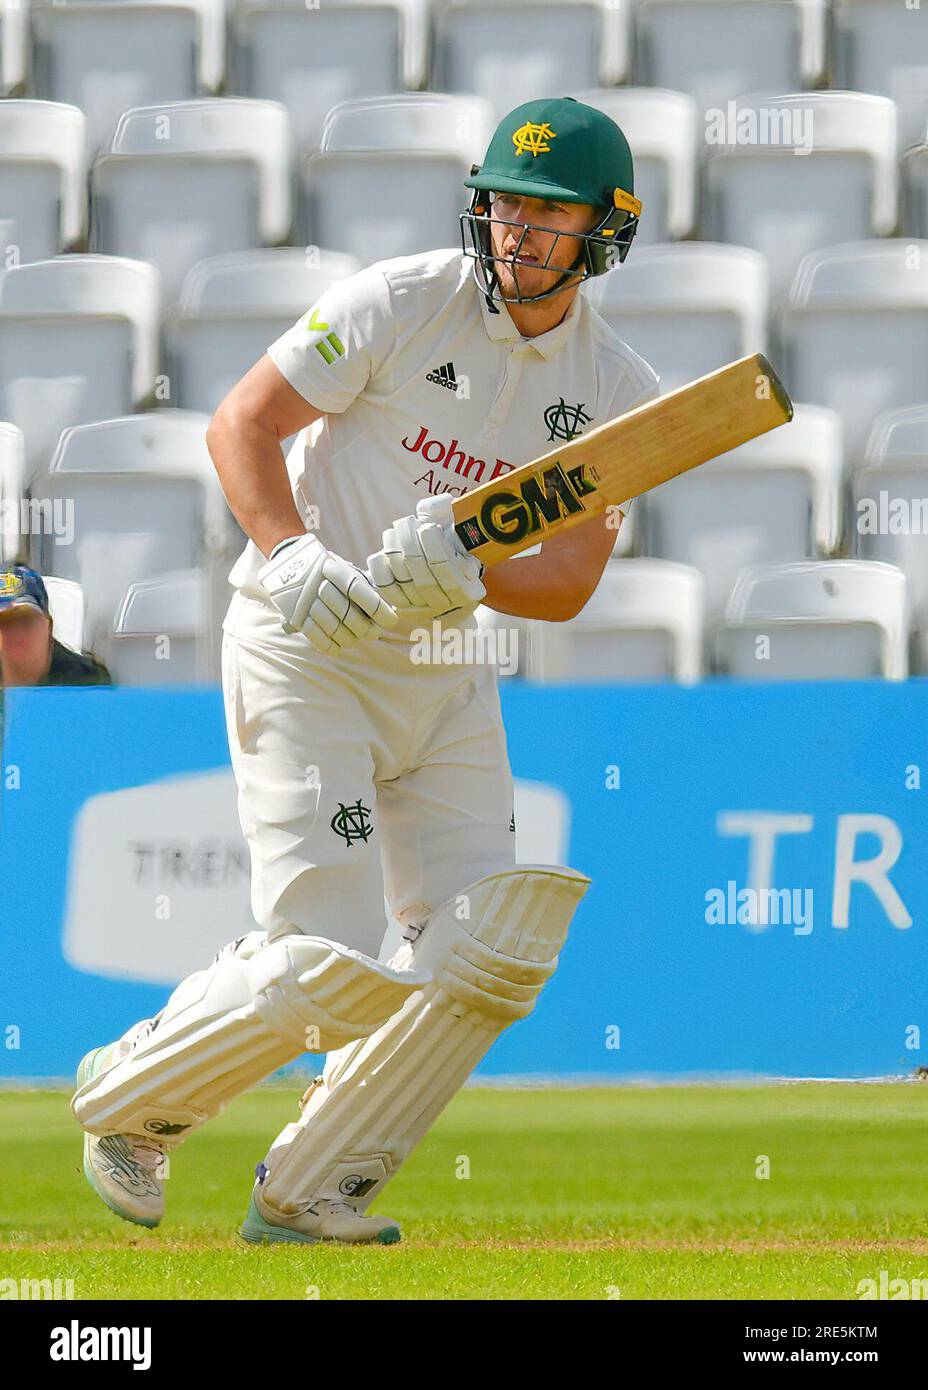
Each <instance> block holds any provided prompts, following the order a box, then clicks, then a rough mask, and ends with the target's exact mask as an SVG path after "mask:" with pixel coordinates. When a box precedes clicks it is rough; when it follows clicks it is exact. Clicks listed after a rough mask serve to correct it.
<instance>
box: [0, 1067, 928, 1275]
mask: <svg viewBox="0 0 928 1390" xmlns="http://www.w3.org/2000/svg"><path fill="white" fill-rule="evenodd" d="M297 1096H298V1092H297V1091H295V1090H293V1091H292V1090H283V1089H276V1088H267V1089H263V1090H260V1091H258V1092H254V1093H252V1094H251V1095H250V1096H247V1097H245V1098H243V1099H242V1100H241V1101H239V1102H238V1103H237V1104H235V1105H233V1106H232V1107H230V1109H229V1110H228V1111H227V1112H225V1113H224V1114H223V1115H222V1116H220V1118H219V1119H218V1120H216V1121H214V1122H213V1123H212V1124H211V1125H210V1126H209V1127H208V1128H207V1129H206V1130H204V1131H203V1132H202V1133H200V1134H198V1135H195V1136H194V1137H193V1138H192V1139H191V1140H190V1142H189V1143H188V1144H187V1145H186V1147H185V1148H184V1149H182V1150H181V1151H180V1152H179V1153H178V1154H176V1155H175V1156H174V1158H173V1160H172V1165H171V1173H170V1180H169V1183H168V1215H167V1217H166V1219H165V1221H164V1223H163V1225H162V1226H161V1227H160V1229H159V1230H158V1231H155V1232H146V1231H143V1230H141V1229H139V1228H137V1227H133V1226H130V1225H127V1224H126V1223H124V1222H122V1221H120V1220H118V1219H117V1218H116V1217H114V1216H112V1215H110V1213H109V1212H108V1211H107V1210H106V1209H105V1208H104V1207H103V1206H102V1205H101V1204H100V1202H99V1201H98V1200H97V1198H96V1197H95V1196H94V1195H93V1193H92V1192H91V1190H90V1189H89V1187H88V1186H87V1185H86V1183H85V1182H84V1180H83V1178H82V1176H81V1164H80V1134H79V1131H78V1130H77V1127H76V1125H75V1124H74V1122H73V1121H72V1119H71V1117H70V1113H69V1111H68V1107H67V1096H66V1095H65V1094H63V1093H59V1092H53V1091H34V1092H23V1091H18V1092H17V1091H7V1092H0V1178H2V1182H0V1280H9V1279H14V1280H17V1281H18V1280H23V1279H47V1280H56V1279H57V1280H59V1281H66V1280H73V1281H74V1290H73V1291H74V1296H75V1297H76V1298H114V1297H120V1298H126V1297H128V1298H159V1299H160V1298H193V1299H196V1298H236V1299H262V1298H284V1299H305V1298H320V1299H352V1298H378V1299H398V1298H450V1299H497V1298H529V1299H536V1298H537V1299H572V1298H582V1299H607V1298H625V1299H635V1298H647V1299H654V1298H670V1299H678V1298H684V1299H686V1298H759V1299H764V1298H794V1299H804V1298H832V1299H855V1298H858V1297H859V1292H858V1284H859V1283H860V1281H861V1280H865V1279H873V1280H877V1281H878V1280H879V1278H880V1274H881V1272H882V1271H885V1272H886V1277H887V1278H888V1279H892V1280H921V1279H928V1182H926V1170H928V1085H924V1084H919V1083H916V1084H911V1085H858V1086H852V1085H788V1086H764V1087H750V1088H737V1089H735V1088H718V1087H674V1088H666V1087H660V1088H655V1089H639V1088H612V1089H597V1090H592V1089H590V1090H577V1091H562V1090H544V1091H542V1090H493V1091H490V1090H481V1089H475V1090H470V1091H467V1092H465V1094H464V1095H462V1096H461V1097H459V1098H458V1100H457V1101H456V1102H455V1103H454V1104H453V1105H452V1106H451V1107H450V1109H449V1110H448V1111H447V1113H446V1114H445V1115H444V1117H443V1118H442V1120H441V1121H440V1122H439V1124H438V1126H437V1127H436V1129H435V1130H434V1131H433V1133H432V1134H431V1135H430V1136H429V1137H428V1139H427V1140H426V1141H425V1142H424V1143H423V1145H422V1146H421V1148H420V1149H419V1150H418V1152H417V1153H416V1154H415V1155H414V1157H413V1159H412V1160H411V1161H410V1163H409V1164H408V1165H407V1167H406V1169H405V1170H404V1171H403V1172H402V1173H401V1174H400V1175H399V1176H398V1177H397V1179H396V1180H395V1182H394V1183H393V1184H392V1186H391V1187H390V1188H389V1189H388V1191H387V1193H386V1194H385V1195H384V1197H383V1198H382V1199H381V1202H380V1204H379V1209H381V1210H383V1211H386V1212H388V1213H389V1214H390V1215H392V1216H395V1217H396V1218H397V1219H398V1220H399V1221H400V1223H401V1224H402V1226H403V1229H404V1233H405V1239H404V1242H403V1243H402V1244H401V1245H397V1246H392V1247H377V1248H372V1249H350V1248H341V1247H339V1248H336V1247H330V1246H325V1247H320V1246H312V1247H311V1246H305V1247H295V1248H294V1247H289V1246H275V1247H270V1248H263V1249H258V1248H253V1247H249V1246H245V1245H244V1244H242V1243H240V1242H239V1240H238V1238H237V1237H236V1234H235V1231H236V1228H237V1225H238V1222H239V1221H240V1219H241V1217H242V1215H243V1213H244V1210H245V1205H246V1201H247V1197H248V1192H249V1189H250V1186H251V1174H252V1171H253V1168H254V1164H255V1162H256V1161H257V1160H259V1159H260V1158H262V1157H263V1155H264V1152H265V1150H266V1148H267V1144H268V1140H269V1139H270V1138H272V1137H273V1136H274V1135H275V1134H276V1132H277V1130H278V1129H279V1128H280V1126H281V1125H282V1124H283V1123H285V1122H286V1121H287V1120H288V1119H293V1118H294V1117H295V1115H296V1113H297V1111H296V1103H297ZM764 1158H766V1160H767V1161H768V1163H769V1177H767V1178H763V1177H758V1176H757V1174H758V1172H761V1173H762V1172H763V1171H764ZM60 1287H66V1285H64V1284H62V1285H61V1286H60ZM915 1287H916V1288H917V1286H915ZM925 1287H926V1288H928V1285H926V1286H925ZM916 1296H917V1295H916Z"/></svg>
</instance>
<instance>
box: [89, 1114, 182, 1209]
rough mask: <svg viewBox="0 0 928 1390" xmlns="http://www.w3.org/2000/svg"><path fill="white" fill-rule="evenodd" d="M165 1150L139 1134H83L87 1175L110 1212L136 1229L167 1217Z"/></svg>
mask: <svg viewBox="0 0 928 1390" xmlns="http://www.w3.org/2000/svg"><path fill="white" fill-rule="evenodd" d="M163 1166H164V1151H163V1149H161V1148H160V1147H159V1146H158V1145H157V1144H153V1143H152V1142H151V1140H150V1139H143V1138H142V1136H141V1135H139V1134H110V1135H106V1136H104V1137H103V1138H102V1139H101V1138H99V1137H98V1136H97V1135H96V1134H85V1135H84V1176H85V1177H86V1179H87V1181H88V1182H89V1183H90V1186H91V1187H92V1188H93V1190H94V1192H96V1194H97V1196H98V1197H99V1198H100V1200H101V1201H102V1202H105V1203H106V1205H107V1206H108V1207H109V1209H110V1211H112V1212H115V1213H116V1215H117V1216H121V1217H122V1218H123V1220H124V1221H134V1222H135V1224H136V1226H149V1227H152V1226H157V1225H158V1222H159V1221H160V1220H161V1218H162V1216H164V1181H163V1178H162V1176H161V1175H162V1171H163Z"/></svg>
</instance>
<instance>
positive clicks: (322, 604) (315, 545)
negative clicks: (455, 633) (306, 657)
mask: <svg viewBox="0 0 928 1390" xmlns="http://www.w3.org/2000/svg"><path fill="white" fill-rule="evenodd" d="M258 579H259V580H260V582H261V584H262V585H263V587H264V589H265V591H266V593H267V594H268V596H269V598H270V599H271V600H272V602H273V603H274V604H275V605H276V607H277V608H278V609H279V610H280V614H281V620H282V624H283V629H284V632H303V633H305V635H306V636H307V637H308V638H309V640H310V642H311V643H312V645H313V646H314V647H315V648H316V650H317V651H319V652H338V651H342V650H343V649H344V648H346V647H352V646H354V644H355V643H356V642H359V641H361V640H362V639H363V638H365V637H369V638H375V637H379V636H380V633H381V632H382V631H383V630H385V629H389V628H392V627H395V626H396V622H397V614H396V609H395V608H393V607H391V605H390V604H389V603H387V602H385V601H384V599H382V598H381V596H380V594H379V593H378V592H377V590H376V589H375V587H374V585H373V584H372V583H371V581H370V579H369V578H368V577H367V575H366V574H365V573H364V572H363V570H359V569H358V568H357V566H356V565H352V564H349V562H348V561H347V560H343V559H342V558H341V556H340V555H334V554H333V553H332V551H331V550H327V549H326V548H325V546H324V545H323V544H322V542H321V541H320V540H319V537H318V536H314V535H313V534H312V533H311V532H307V533H306V534H305V535H303V536H294V537H291V538H290V539H288V540H285V541H281V542H280V544H279V545H275V547H274V549H273V550H272V551H271V557H270V559H269V560H268V562H267V564H266V565H263V566H262V567H261V569H260V570H259V571H258Z"/></svg>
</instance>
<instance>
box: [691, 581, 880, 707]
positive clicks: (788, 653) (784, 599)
mask: <svg viewBox="0 0 928 1390" xmlns="http://www.w3.org/2000/svg"><path fill="white" fill-rule="evenodd" d="M907 640H908V639H907V612H906V592H905V575H904V574H903V573H902V571H901V570H899V569H896V568H895V567H894V566H893V565H883V564H879V563H876V562H873V561H867V560H813V561H803V562H799V563H797V564H787V565H757V566H752V567H749V568H748V569H746V570H744V571H743V572H742V573H741V574H740V575H739V577H738V581H737V583H736V585H735V588H734V590H733V592H732V596H731V599H730V600H729V603H728V608H727V610H726V614H725V622H724V624H723V625H722V627H721V628H720V629H719V631H718V634H717V639H716V654H717V664H718V668H719V670H720V671H722V672H724V673H725V674H727V675H732V676H740V677H741V678H742V679H743V680H862V679H864V678H866V677H868V676H885V677H886V678H887V679H889V680H903V679H905V677H906V675H907V674H908V652H907Z"/></svg>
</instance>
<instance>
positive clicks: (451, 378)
mask: <svg viewBox="0 0 928 1390" xmlns="http://www.w3.org/2000/svg"><path fill="white" fill-rule="evenodd" d="M425 379H426V381H433V382H434V383H435V385H436V386H445V387H447V389H448V390H449V391H456V390H457V389H458V379H457V377H456V376H455V375H454V363H453V362H446V363H445V365H444V366H443V367H434V368H433V369H432V371H430V372H427V373H426V377H425Z"/></svg>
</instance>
